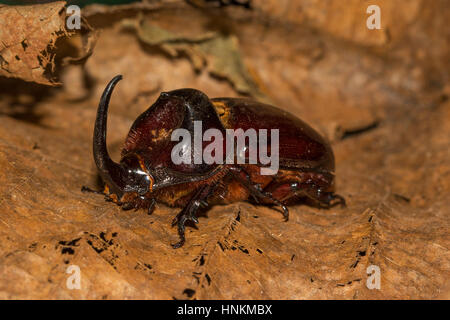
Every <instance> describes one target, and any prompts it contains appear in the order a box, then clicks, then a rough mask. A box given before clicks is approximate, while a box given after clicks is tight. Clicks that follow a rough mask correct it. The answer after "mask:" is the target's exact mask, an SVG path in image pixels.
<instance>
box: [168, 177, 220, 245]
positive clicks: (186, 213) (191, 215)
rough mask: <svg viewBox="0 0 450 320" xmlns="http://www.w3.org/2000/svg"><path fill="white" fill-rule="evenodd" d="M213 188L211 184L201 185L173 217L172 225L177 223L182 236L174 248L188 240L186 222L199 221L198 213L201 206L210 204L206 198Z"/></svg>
mask: <svg viewBox="0 0 450 320" xmlns="http://www.w3.org/2000/svg"><path fill="white" fill-rule="evenodd" d="M212 190H213V188H212V187H211V186H210V185H204V186H202V187H200V189H198V191H197V192H196V193H195V195H194V196H193V197H192V198H191V200H190V201H189V203H188V204H187V205H186V206H185V207H184V208H183V210H181V212H180V213H179V214H177V216H176V217H175V218H174V219H173V221H172V226H175V225H177V228H178V236H179V237H180V241H178V242H177V243H175V244H173V245H172V247H173V248H174V249H177V248H180V247H181V246H183V244H184V242H185V241H186V237H185V235H184V232H185V223H186V222H187V221H192V222H194V223H196V224H197V223H198V219H197V216H196V213H197V211H198V209H199V208H200V207H202V206H204V207H206V206H208V203H207V202H206V199H207V198H208V197H209V196H210V194H211V191H212Z"/></svg>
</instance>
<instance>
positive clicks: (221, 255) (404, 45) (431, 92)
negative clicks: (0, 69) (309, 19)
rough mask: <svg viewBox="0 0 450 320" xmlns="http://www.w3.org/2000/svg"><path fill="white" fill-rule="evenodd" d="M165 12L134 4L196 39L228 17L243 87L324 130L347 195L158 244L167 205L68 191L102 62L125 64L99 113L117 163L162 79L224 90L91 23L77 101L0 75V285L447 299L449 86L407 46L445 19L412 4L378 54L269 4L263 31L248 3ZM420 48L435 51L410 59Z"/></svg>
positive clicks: (103, 77)
mask: <svg viewBox="0 0 450 320" xmlns="http://www.w3.org/2000/svg"><path fill="white" fill-rule="evenodd" d="M283 3H286V2H283ZM299 3H301V4H306V3H308V1H306V0H305V1H299ZM437 8H439V7H437ZM179 9H180V10H175V11H174V10H173V8H169V9H165V10H155V11H152V10H150V11H149V12H147V14H148V15H146V17H147V18H149V19H151V21H152V23H153V22H154V23H157V25H159V26H163V27H164V29H166V30H171V29H170V28H168V27H166V25H165V23H166V24H167V23H170V24H172V25H178V26H186V19H187V20H188V21H190V23H191V24H190V28H191V29H192V30H197V31H196V33H195V34H197V35H199V36H201V35H202V34H207V33H208V32H217V28H216V27H217V25H220V26H221V27H224V26H225V27H226V28H228V29H226V30H227V31H228V32H229V34H230V35H232V36H235V37H237V38H238V39H239V44H240V46H239V49H240V50H239V51H240V55H241V56H242V57H243V60H244V61H245V65H246V66H248V68H249V69H250V70H252V77H253V78H254V79H258V80H257V83H258V88H262V89H261V90H263V91H264V93H265V94H266V95H267V96H268V97H269V98H270V99H271V100H273V101H274V103H275V104H276V105H278V106H279V107H281V108H283V109H285V110H289V111H290V112H292V113H293V114H295V115H297V116H299V117H301V118H303V119H305V120H306V121H307V122H309V123H311V124H312V125H313V126H314V127H316V128H318V130H320V131H321V132H323V133H325V134H327V135H328V136H329V137H331V138H333V144H332V146H333V149H334V152H335V157H336V166H337V172H336V176H337V190H338V192H339V193H340V194H342V195H343V196H344V197H345V198H346V199H347V203H348V206H347V208H333V209H330V210H321V209H318V208H314V207H310V206H306V205H302V204H299V205H296V206H292V207H291V209H290V212H291V219H290V221H289V222H286V223H285V222H283V221H282V219H281V214H280V213H279V212H278V211H277V210H274V209H270V208H266V207H261V206H255V205H251V204H249V203H235V204H232V205H228V206H216V207H213V208H212V209H211V210H209V211H208V212H207V216H201V217H200V218H199V220H200V223H199V225H198V229H193V228H188V229H187V243H186V244H185V246H184V247H182V248H181V249H177V250H173V249H172V248H171V246H170V243H173V242H175V241H176V239H177V234H176V230H175V229H173V228H170V222H171V220H172V218H173V217H174V215H175V214H176V213H177V212H178V209H172V208H168V207H165V206H164V205H158V206H157V209H156V210H155V212H154V213H153V215H150V216H149V215H147V214H145V212H143V211H137V212H133V211H131V212H130V211H122V210H120V209H119V208H118V207H117V206H116V205H114V204H112V203H106V202H105V201H104V199H103V198H102V197H101V196H97V195H87V194H83V193H81V191H80V188H81V186H82V185H88V186H91V187H94V186H96V185H97V180H98V177H97V175H96V170H95V167H94V164H93V161H92V154H91V138H92V137H91V135H92V130H93V122H94V118H95V111H96V106H97V104H98V99H99V96H100V94H101V91H102V90H103V88H104V86H105V84H106V83H107V82H108V81H109V80H110V79H111V78H112V76H114V75H116V74H119V73H122V74H124V80H123V81H122V82H121V83H120V84H119V85H118V87H117V89H116V91H115V92H114V95H113V98H112V100H111V107H110V108H111V112H110V116H109V122H108V127H109V128H110V130H109V133H108V140H109V147H110V151H111V153H112V154H113V157H114V158H115V159H117V158H118V156H119V153H120V148H121V145H122V143H123V139H124V137H125V135H126V133H127V131H128V129H129V127H130V125H131V123H132V121H133V119H135V118H136V116H137V115H138V114H139V113H140V112H142V111H143V110H145V109H146V108H147V107H148V106H149V105H150V104H151V103H152V102H153V101H154V100H155V99H156V97H157V96H158V94H159V92H160V91H165V90H172V89H176V88H180V87H194V88H198V89H200V90H202V91H204V92H205V93H207V94H208V95H209V96H210V97H216V96H236V95H237V93H236V91H235V88H233V87H232V86H231V85H230V84H229V83H228V82H227V81H221V80H220V79H217V78H216V77H211V76H210V74H209V72H202V73H196V72H195V70H193V68H192V65H191V64H190V62H189V61H187V60H185V59H173V58H171V57H168V56H167V54H161V52H160V51H157V50H152V49H151V48H148V46H143V45H142V42H140V41H138V40H137V39H136V36H135V35H134V34H130V33H127V32H124V31H123V28H122V26H121V21H120V19H119V20H116V22H117V24H116V25H114V23H112V22H110V25H109V27H105V29H104V30H103V31H102V34H101V36H100V37H99V39H98V42H97V45H96V48H95V50H94V52H93V54H92V56H90V57H89V59H88V60H87V62H86V65H85V66H84V67H83V68H81V66H72V67H71V68H70V69H67V70H66V71H67V72H66V73H65V76H66V77H64V76H63V79H68V80H67V84H66V85H67V86H70V87H75V88H84V90H85V91H86V92H83V94H82V95H80V96H79V97H78V99H77V100H75V102H74V100H73V99H72V97H73V96H74V95H75V96H76V95H77V93H79V91H80V90H81V89H80V90H74V91H73V92H72V91H70V90H69V89H68V88H61V89H58V90H51V91H50V90H48V89H46V90H43V89H42V88H41V87H33V86H31V84H24V83H20V84H17V83H12V82H11V80H9V81H7V80H4V81H2V85H1V86H0V88H1V89H0V90H2V91H0V92H1V97H2V99H1V100H0V122H1V124H2V125H1V126H0V167H1V168H2V170H0V206H1V207H2V209H3V210H2V213H1V214H0V240H1V241H0V274H1V275H2V277H0V297H1V298H53V299H64V298H92V299H114V298H120V299H121V298H148V299H156V298H159V299H172V298H177V299H179V298H186V299H188V298H189V299H193V298H197V299H221V298H224V299H244V298H246V299H264V298H268V299H283V298H284V299H308V298H310V299H311V298H312V299H330V298H343V299H390V298H394V299H409V298H448V296H449V291H448V290H449V288H450V283H449V282H448V279H449V278H450V277H449V276H450V254H449V248H450V236H449V229H450V219H449V215H450V210H449V208H450V199H449V197H448V194H449V193H450V183H449V181H450V161H449V159H450V140H449V137H450V102H449V100H448V96H449V94H450V89H449V86H448V70H449V69H448V68H447V67H446V66H447V65H448V61H447V59H444V58H439V57H445V54H444V53H443V52H446V51H447V50H448V47H447V46H444V45H439V46H437V47H433V48H431V47H426V46H425V47H424V48H422V49H421V50H425V55H424V56H421V55H419V56H415V53H414V52H418V50H419V49H418V47H417V44H419V43H421V41H420V39H417V38H415V37H416V36H415V34H417V32H416V30H426V31H424V32H426V34H427V37H429V39H431V40H432V41H434V42H435V43H439V44H442V43H444V42H443V40H442V39H443V38H445V36H446V35H445V34H443V33H442V32H441V31H442V28H443V25H441V24H439V23H437V24H435V25H432V26H429V25H428V24H427V21H428V20H427V19H425V18H424V17H422V16H420V14H419V18H418V19H417V20H416V22H415V23H414V22H412V25H411V26H410V27H411V29H408V30H409V31H408V30H406V29H405V31H404V32H405V33H408V32H411V33H413V34H408V36H409V37H411V38H412V39H414V41H413V42H411V43H409V42H407V41H406V42H401V41H400V42H399V43H398V47H397V48H395V49H392V50H391V49H389V48H387V47H385V46H384V45H383V44H380V46H381V48H382V50H381V51H382V52H383V53H380V51H379V50H378V49H376V50H375V51H373V50H372V49H368V48H365V47H361V46H359V45H355V44H349V43H348V42H346V41H342V39H341V37H338V38H335V37H330V36H329V35H326V34H320V33H319V34H318V33H316V32H314V31H311V30H308V29H307V28H305V27H304V26H296V25H286V24H285V23H281V22H279V21H277V20H276V19H274V18H270V19H269V22H268V23H269V24H268V25H269V27H268V26H267V25H266V24H265V23H262V21H266V22H267V17H263V18H261V19H260V17H259V16H258V15H260V14H261V13H260V12H259V11H257V10H256V11H254V12H250V11H247V10H244V11H240V10H237V11H234V10H225V11H222V10H220V11H212V12H208V14H206V13H205V11H197V10H195V9H193V8H190V7H184V6H180V8H179ZM309 10H310V12H312V11H314V10H316V11H317V12H318V11H320V10H322V9H321V7H320V6H319V5H314V6H312V7H311V8H310V9H309ZM398 10H400V8H398ZM434 10H436V11H433V14H434V15H439V13H440V12H442V11H443V9H442V8H440V9H439V10H438V9H436V7H435V9H434ZM102 12H103V11H101V10H98V11H96V14H95V15H94V16H93V17H95V19H98V20H102V19H103V20H105V21H106V20H107V21H113V17H114V12H112V11H110V10H106V11H105V12H104V13H102ZM412 12H413V11H411V13H412ZM289 13H291V12H289ZM354 14H355V15H356V13H354ZM405 14H406V13H405ZM427 14H428V13H427ZM102 15H104V16H102ZM285 15H286V16H288V15H287V14H285ZM348 15H350V13H348ZM121 17H122V16H121ZM128 18H135V17H134V16H133V15H131V16H128ZM355 19H356V18H355ZM320 21H321V22H320V23H321V25H320V26H322V27H323V28H324V29H329V30H330V29H332V27H331V26H328V23H329V22H326V21H323V20H320ZM89 22H90V23H91V22H92V21H89ZM337 23H338V22H335V24H336V28H338V27H339V26H338V25H337ZM425 26H426V27H425ZM225 27H224V28H225ZM228 39H229V38H228ZM356 40H358V39H356ZM431 40H430V41H431ZM358 41H359V40H358ZM428 54H432V56H433V57H436V59H433V60H427V59H425V58H423V57H426V56H427V55H428ZM401 58H404V59H401ZM73 68H79V69H73ZM430 70H438V71H436V72H430ZM253 74H255V76H254V75H253ZM86 79H87V80H86ZM69 92H70V93H72V94H70V95H69V96H68V95H67V94H68V93H69ZM374 124H376V125H374ZM70 265H77V266H79V267H80V269H81V275H82V287H81V290H69V289H68V288H67V286H66V281H67V278H68V276H69V275H68V274H67V273H66V270H67V267H68V266H70ZM370 265H377V266H379V267H380V269H381V289H380V290H370V289H369V288H368V287H367V286H366V281H367V279H368V275H367V267H368V266H370Z"/></svg>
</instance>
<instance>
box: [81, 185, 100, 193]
mask: <svg viewBox="0 0 450 320" xmlns="http://www.w3.org/2000/svg"><path fill="white" fill-rule="evenodd" d="M81 192H83V193H86V192H89V193H95V194H101V195H104V193H103V191H97V190H93V189H91V188H89V187H86V186H82V187H81Z"/></svg>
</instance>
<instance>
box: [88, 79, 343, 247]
mask: <svg viewBox="0 0 450 320" xmlns="http://www.w3.org/2000/svg"><path fill="white" fill-rule="evenodd" d="M121 79H122V77H121V76H116V77H114V78H113V79H112V80H111V81H110V83H109V84H108V85H107V87H106V88H105V91H104V92H103V95H102V97H101V99H100V103H99V107H98V111H97V119H96V121H95V128H94V139H93V152H94V159H95V163H96V165H97V168H98V171H99V173H100V175H101V177H102V179H103V181H104V183H105V189H104V191H102V192H101V193H102V194H104V195H105V196H106V197H107V198H108V200H112V201H114V202H115V203H117V204H118V205H120V206H122V208H123V209H125V210H127V209H139V208H145V209H147V210H148V211H149V213H151V212H152V211H153V209H154V207H155V203H157V202H161V203H165V204H167V205H169V206H173V207H181V208H182V210H181V211H180V212H179V213H178V215H177V216H176V217H175V218H174V220H173V225H176V226H177V227H178V234H179V237H180V240H179V241H178V242H177V243H176V244H174V245H173V247H174V248H178V247H181V246H182V245H183V244H184V242H185V236H184V230H185V224H186V222H187V221H192V222H194V223H197V222H198V220H197V213H198V210H199V209H200V208H201V207H207V206H211V205H215V204H229V203H232V202H236V201H245V200H252V201H255V202H256V203H258V204H264V205H276V206H279V207H281V209H282V211H283V215H284V218H285V219H286V220H287V219H288V217H289V211H288V208H287V205H289V204H292V203H295V202H297V201H298V200H300V199H310V200H313V201H314V202H315V203H316V204H318V205H320V206H323V207H327V208H328V207H330V206H332V205H335V204H337V203H341V204H344V203H345V201H344V199H343V198H342V197H341V196H339V195H336V194H335V193H334V156H333V151H332V150H331V147H330V145H329V144H328V143H327V142H326V141H325V140H324V139H323V138H322V137H321V136H320V135H319V134H318V133H317V132H316V131H314V130H313V129H312V128H311V127H309V126H308V125H307V124H306V123H304V122H303V121H301V120H300V119H298V118H296V117H294V116H293V115H291V114H289V113H287V112H285V111H282V110H280V109H278V108H275V107H272V106H269V105H267V104H262V103H259V102H256V101H252V100H249V99H241V98H215V99H209V98H208V97H207V96H206V95H205V94H204V93H202V92H201V91H198V90H195V89H179V90H174V91H170V92H164V93H161V95H160V97H159V98H158V99H157V101H156V102H155V103H154V104H153V105H152V106H151V107H150V108H149V109H148V110H147V111H145V112H144V113H142V114H141V115H140V116H139V117H138V118H137V119H136V121H135V122H134V123H133V125H132V127H131V129H130V132H129V134H128V136H127V138H126V140H125V146H124V148H123V150H122V158H121V160H120V162H119V163H116V162H114V161H113V160H111V158H110V156H109V154H108V151H107V148H106V123H107V113H108V105H109V100H110V97H111V94H112V91H113V89H114V87H115V85H116V84H117V83H118V82H119V81H120V80H121ZM195 121H201V123H202V130H203V132H204V131H206V130H208V129H211V128H213V129H217V130H219V131H220V132H222V133H224V134H225V131H226V130H227V129H234V130H237V129H242V130H243V131H246V130H248V129H254V130H259V129H267V132H268V135H269V136H268V141H270V140H271V138H270V132H271V129H278V134H279V136H278V154H279V157H278V160H279V164H278V167H279V169H278V171H277V172H276V173H275V174H273V175H262V174H261V170H260V169H261V167H263V165H261V164H259V163H256V164H249V163H248V162H247V163H244V164H235V163H232V164H229V163H227V162H225V161H224V163H220V162H219V163H213V164H207V163H204V162H203V163H200V164H195V163H190V164H186V163H181V164H175V163H174V162H173V161H172V158H171V153H172V150H173V148H174V146H175V145H176V144H177V142H176V141H172V139H171V135H172V133H173V132H174V130H176V129H185V130H187V131H188V132H190V133H192V135H194V122H195ZM208 143H210V142H207V141H206V142H205V141H204V142H203V146H206V145H207V144H208ZM242 151H243V152H244V154H246V155H248V153H246V152H247V151H248V150H247V151H246V150H238V148H235V150H234V152H235V153H238V152H242ZM189 152H193V151H192V150H191V151H189ZM241 154H242V153H241ZM83 190H85V191H89V190H90V189H89V188H85V187H83ZM333 200H337V201H333Z"/></svg>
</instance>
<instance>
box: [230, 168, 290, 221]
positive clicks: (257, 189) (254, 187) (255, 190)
mask: <svg viewBox="0 0 450 320" xmlns="http://www.w3.org/2000/svg"><path fill="white" fill-rule="evenodd" d="M232 172H233V173H234V176H235V177H236V178H237V179H238V180H239V181H240V182H241V183H242V185H243V186H244V187H245V188H246V189H247V190H248V191H249V192H250V196H251V197H252V198H253V199H254V200H255V201H256V202H257V203H260V201H259V200H263V201H264V202H265V203H267V202H269V203H271V204H273V205H276V206H280V207H281V210H283V217H284V221H288V220H289V209H288V208H287V207H286V206H285V205H284V204H283V203H282V202H281V201H280V200H278V199H276V198H275V197H273V195H272V193H270V192H267V191H264V190H263V189H262V188H261V186H260V185H259V184H256V183H253V181H252V180H251V179H250V176H249V175H248V174H247V172H245V170H242V169H238V168H233V171H232ZM240 173H244V175H245V178H243V177H242V175H240Z"/></svg>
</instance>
